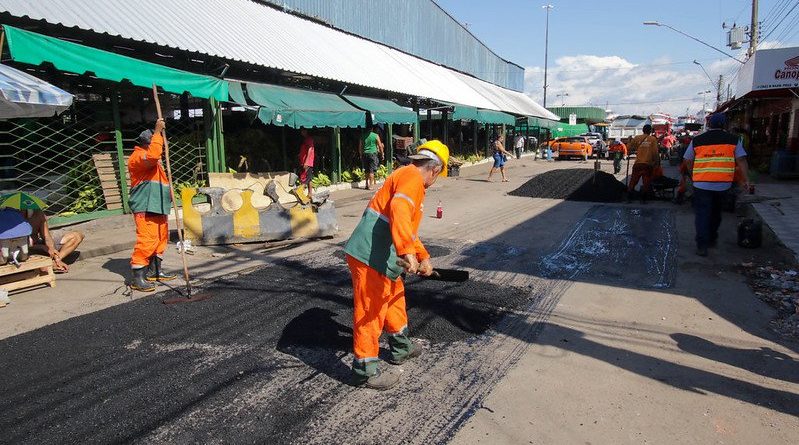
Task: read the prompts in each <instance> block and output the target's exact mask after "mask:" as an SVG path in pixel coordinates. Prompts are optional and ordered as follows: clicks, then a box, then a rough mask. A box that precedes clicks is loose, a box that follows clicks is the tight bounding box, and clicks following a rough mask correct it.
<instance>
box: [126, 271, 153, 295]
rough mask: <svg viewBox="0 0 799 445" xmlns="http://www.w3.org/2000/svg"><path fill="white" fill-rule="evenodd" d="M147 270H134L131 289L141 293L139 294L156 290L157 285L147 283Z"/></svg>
mask: <svg viewBox="0 0 799 445" xmlns="http://www.w3.org/2000/svg"><path fill="white" fill-rule="evenodd" d="M146 274H147V268H146V267H140V268H138V269H133V282H132V283H130V287H131V288H133V289H135V290H137V291H139V292H152V291H154V290H155V285H154V284H152V283H149V282H147V278H146Z"/></svg>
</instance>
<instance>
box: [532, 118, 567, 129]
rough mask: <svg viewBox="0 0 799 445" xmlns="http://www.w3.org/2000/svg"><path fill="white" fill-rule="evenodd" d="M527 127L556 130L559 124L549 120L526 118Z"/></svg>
mask: <svg viewBox="0 0 799 445" xmlns="http://www.w3.org/2000/svg"><path fill="white" fill-rule="evenodd" d="M527 125H528V126H529V127H531V128H532V127H538V128H549V129H553V128H557V127H558V126H559V125H560V122H558V121H553V120H549V119H543V118H540V117H528V118H527Z"/></svg>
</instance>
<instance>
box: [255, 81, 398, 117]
mask: <svg viewBox="0 0 799 445" xmlns="http://www.w3.org/2000/svg"><path fill="white" fill-rule="evenodd" d="M247 95H249V96H250V99H252V101H253V102H255V103H256V104H258V105H260V106H261V108H260V109H259V110H258V118H259V119H261V121H263V122H264V123H265V124H272V125H278V126H288V127H292V128H300V127H305V128H310V127H365V126H366V113H365V112H364V111H363V110H359V109H357V108H355V107H353V106H352V105H350V104H348V103H347V102H346V101H344V99H342V98H341V97H339V96H337V95H335V94H331V93H322V92H319V91H311V90H301V89H298V88H287V87H281V86H277V85H266V84H261V83H247ZM411 114H413V113H411Z"/></svg>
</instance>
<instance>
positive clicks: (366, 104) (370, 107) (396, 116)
mask: <svg viewBox="0 0 799 445" xmlns="http://www.w3.org/2000/svg"><path fill="white" fill-rule="evenodd" d="M344 98H345V99H347V100H348V101H350V102H352V104H353V105H355V106H356V107H358V108H360V109H362V110H365V111H368V112H370V113H372V122H374V123H381V124H415V123H416V113H414V112H413V111H412V110H408V109H405V108H402V107H401V106H399V105H397V104H395V103H394V102H391V101H390V100H383V99H372V98H369V97H362V96H344Z"/></svg>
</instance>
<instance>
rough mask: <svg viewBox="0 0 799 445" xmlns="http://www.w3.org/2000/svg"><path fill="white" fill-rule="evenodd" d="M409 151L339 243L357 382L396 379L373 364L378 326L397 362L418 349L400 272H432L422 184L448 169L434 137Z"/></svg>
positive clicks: (386, 384)
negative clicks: (346, 274)
mask: <svg viewBox="0 0 799 445" xmlns="http://www.w3.org/2000/svg"><path fill="white" fill-rule="evenodd" d="M409 157H410V159H411V164H410V165H407V166H405V167H401V168H399V169H397V171H395V172H394V173H392V174H391V175H389V177H388V178H386V181H385V183H384V184H383V186H382V187H381V188H380V189H379V190H378V191H377V193H375V195H374V197H372V200H371V201H369V205H368V206H367V207H366V211H365V212H364V214H363V217H362V218H361V221H360V222H359V223H358V226H357V227H356V228H355V230H354V231H353V233H352V236H351V237H350V239H349V241H347V245H346V247H345V249H344V251H345V252H346V254H347V265H348V266H349V269H350V273H351V274H352V286H353V289H354V294H355V296H354V300H353V304H354V311H353V329H352V330H353V349H354V355H355V358H354V360H353V363H352V383H353V385H356V386H366V387H368V388H373V389H378V390H384V389H388V388H391V387H392V386H394V385H395V384H396V383H397V382H398V381H399V374H397V373H396V372H393V371H392V370H391V368H387V369H385V370H383V369H380V368H379V367H378V352H379V346H378V339H379V338H380V334H381V333H382V332H383V331H385V332H386V333H387V334H388V345H389V349H390V352H391V359H390V363H392V364H395V365H399V364H402V363H404V362H406V361H408V360H410V359H412V358H414V357H418V356H419V355H420V354H421V353H422V349H421V346H420V345H419V344H417V343H414V342H412V341H411V339H410V337H409V336H408V316H407V314H406V312H405V288H404V286H403V283H402V278H401V274H402V273H403V272H406V273H410V274H419V275H422V276H429V275H431V274H432V273H433V268H432V266H431V264H430V254H428V253H427V250H426V249H425V247H424V245H422V242H421V240H419V235H418V230H419V223H421V221H422V203H423V201H424V197H425V192H426V189H427V188H428V187H430V186H431V185H433V184H434V183H435V182H436V179H437V178H438V177H439V176H446V175H447V163H448V162H449V149H448V148H447V146H446V145H444V144H442V143H441V142H440V141H437V140H433V141H429V142H426V143H425V144H422V145H421V146H419V148H418V149H417V154H415V155H412V156H409ZM400 259H402V260H403V261H399V260H400ZM398 263H402V264H403V265H404V267H403V266H400V265H399V264H398Z"/></svg>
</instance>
